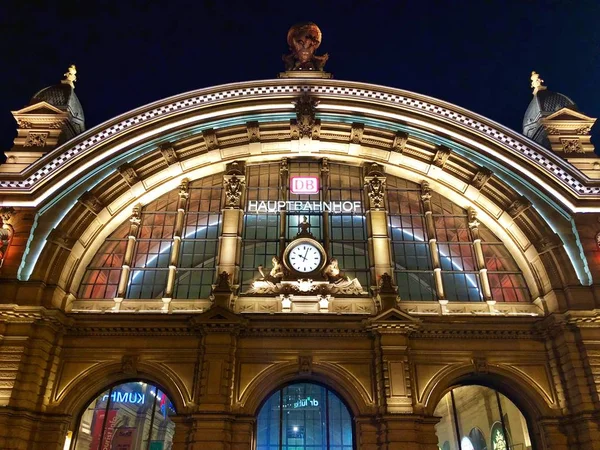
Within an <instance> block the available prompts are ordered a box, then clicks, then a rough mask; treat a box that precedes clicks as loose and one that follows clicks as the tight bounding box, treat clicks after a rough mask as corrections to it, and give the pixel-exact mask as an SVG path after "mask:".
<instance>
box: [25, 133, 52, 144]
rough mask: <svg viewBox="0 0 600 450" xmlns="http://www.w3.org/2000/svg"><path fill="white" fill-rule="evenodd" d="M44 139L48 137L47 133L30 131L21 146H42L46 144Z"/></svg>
mask: <svg viewBox="0 0 600 450" xmlns="http://www.w3.org/2000/svg"><path fill="white" fill-rule="evenodd" d="M46 139H48V133H33V132H30V133H29V134H28V135H27V139H26V140H25V143H24V144H23V147H43V146H45V145H46Z"/></svg>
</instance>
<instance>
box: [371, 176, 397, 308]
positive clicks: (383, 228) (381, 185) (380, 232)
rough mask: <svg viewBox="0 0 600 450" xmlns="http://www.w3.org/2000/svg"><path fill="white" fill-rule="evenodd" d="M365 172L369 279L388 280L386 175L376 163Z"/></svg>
mask: <svg viewBox="0 0 600 450" xmlns="http://www.w3.org/2000/svg"><path fill="white" fill-rule="evenodd" d="M365 173H366V175H365V179H364V186H365V195H366V198H365V200H366V203H365V205H366V208H365V209H366V211H365V215H366V220H367V239H368V242H369V265H370V269H371V279H372V280H374V281H376V280H381V279H382V277H383V276H386V277H388V278H387V279H388V281H391V280H393V271H394V269H393V266H392V256H391V246H390V238H389V235H388V219H387V211H386V210H385V205H384V197H385V181H386V177H385V175H384V173H383V167H381V166H380V165H378V164H370V165H368V166H365ZM375 284H377V285H379V284H380V282H379V281H376V283H375ZM381 294H382V293H381ZM387 294H390V293H387ZM391 294H392V295H391V298H390V299H388V300H389V302H387V303H390V305H388V306H394V305H395V302H396V295H395V293H394V292H391ZM382 306H383V305H382Z"/></svg>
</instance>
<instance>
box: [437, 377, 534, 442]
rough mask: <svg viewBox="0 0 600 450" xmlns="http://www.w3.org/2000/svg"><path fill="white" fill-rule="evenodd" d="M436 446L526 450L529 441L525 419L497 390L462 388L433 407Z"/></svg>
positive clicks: (482, 387) (454, 390) (452, 391)
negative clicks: (437, 419) (437, 420)
mask: <svg viewBox="0 0 600 450" xmlns="http://www.w3.org/2000/svg"><path fill="white" fill-rule="evenodd" d="M434 415H435V416H438V417H441V420H440V421H439V422H438V424H437V425H436V428H435V429H436V434H437V437H438V442H439V443H438V446H439V447H440V448H442V449H444V450H508V449H515V450H516V449H518V450H528V449H531V439H530V438H529V431H528V429H527V422H526V421H525V417H523V414H522V413H521V411H519V409H518V408H517V407H516V406H515V404H514V403H513V402H511V401H510V400H509V399H508V398H506V397H505V396H504V395H502V394H500V393H499V392H498V391H495V390H493V389H490V388H487V387H484V386H462V387H457V388H454V389H452V390H451V391H450V392H448V393H447V394H446V395H445V396H444V397H443V398H442V400H441V401H440V403H439V404H438V405H437V408H436V409H435V413H434Z"/></svg>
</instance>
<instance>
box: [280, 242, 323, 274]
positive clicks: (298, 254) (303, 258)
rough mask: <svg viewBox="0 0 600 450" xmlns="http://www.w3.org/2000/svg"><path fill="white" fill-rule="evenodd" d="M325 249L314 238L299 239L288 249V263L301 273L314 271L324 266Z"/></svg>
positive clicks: (285, 257) (285, 258)
mask: <svg viewBox="0 0 600 450" xmlns="http://www.w3.org/2000/svg"><path fill="white" fill-rule="evenodd" d="M324 255H325V251H324V250H323V247H322V246H321V244H319V243H318V242H317V241H315V240H313V239H297V240H295V241H294V242H292V243H291V244H290V245H289V246H288V247H287V248H286V249H285V254H284V261H285V262H286V265H287V266H288V267H289V268H290V269H292V270H294V271H296V272H300V273H313V272H317V271H319V270H320V269H322V268H323V264H324V262H325V258H324Z"/></svg>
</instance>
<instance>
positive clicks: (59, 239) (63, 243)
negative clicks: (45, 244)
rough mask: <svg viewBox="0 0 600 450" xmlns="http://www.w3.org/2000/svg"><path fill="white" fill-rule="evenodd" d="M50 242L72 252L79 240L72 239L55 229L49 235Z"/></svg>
mask: <svg viewBox="0 0 600 450" xmlns="http://www.w3.org/2000/svg"><path fill="white" fill-rule="evenodd" d="M48 241H49V242H52V243H53V244H56V245H58V246H59V247H62V248H64V249H66V250H71V249H72V248H73V246H74V245H75V242H77V239H75V238H72V237H70V236H69V235H68V234H67V233H66V232H64V231H62V230H59V229H57V228H53V229H52V231H51V232H50V234H49V235H48Z"/></svg>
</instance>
